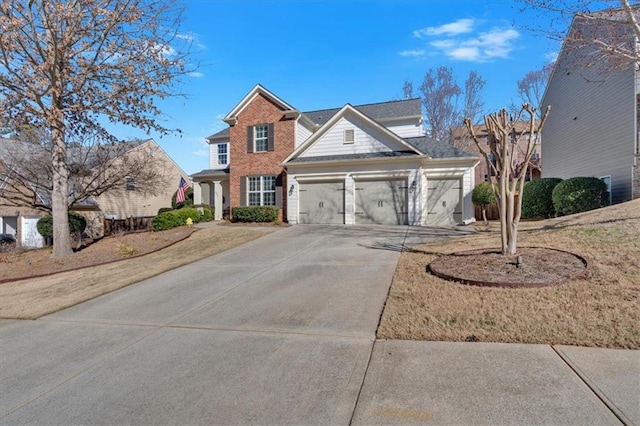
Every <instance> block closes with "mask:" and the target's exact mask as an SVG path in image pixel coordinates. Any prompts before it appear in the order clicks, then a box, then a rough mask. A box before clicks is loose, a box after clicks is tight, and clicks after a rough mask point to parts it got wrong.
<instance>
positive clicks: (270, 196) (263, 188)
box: [247, 176, 276, 206]
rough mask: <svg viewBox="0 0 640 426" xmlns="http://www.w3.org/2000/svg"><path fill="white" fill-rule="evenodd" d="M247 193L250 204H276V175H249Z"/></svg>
mask: <svg viewBox="0 0 640 426" xmlns="http://www.w3.org/2000/svg"><path fill="white" fill-rule="evenodd" d="M247 183H248V185H247V186H248V188H247V195H248V199H249V205H250V206H275V205H276V177H275V176H249V177H248V178H247Z"/></svg>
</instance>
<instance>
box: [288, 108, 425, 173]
mask: <svg viewBox="0 0 640 426" xmlns="http://www.w3.org/2000/svg"><path fill="white" fill-rule="evenodd" d="M347 114H354V115H355V116H356V117H358V118H360V119H361V120H363V121H365V122H367V123H369V124H371V125H372V126H373V127H375V128H376V129H377V130H379V131H380V132H382V133H383V134H384V135H386V136H387V137H389V139H391V140H393V141H395V142H397V143H398V144H399V145H401V146H404V147H406V150H402V151H398V152H407V153H409V155H423V154H422V152H420V150H419V149H418V148H417V147H416V146H414V145H411V144H409V143H407V142H406V141H405V140H404V139H402V138H401V137H400V136H398V135H396V134H395V133H393V132H392V131H390V130H389V129H387V128H386V127H384V126H382V125H381V124H380V123H378V122H377V121H375V120H373V119H372V118H370V117H368V116H367V115H365V114H364V113H362V112H361V111H360V110H358V109H356V108H355V107H353V106H352V105H350V104H346V105H345V106H344V107H342V109H340V110H339V111H338V112H337V113H335V114H333V116H332V117H331V118H330V119H329V120H327V121H326V122H325V123H324V124H323V125H322V126H321V127H320V128H319V129H318V130H317V131H316V132H315V133H314V134H313V135H311V136H310V137H309V138H308V139H307V140H306V141H305V142H304V143H303V144H301V145H300V146H298V148H296V149H294V150H293V152H292V153H291V154H290V155H289V156H287V158H285V159H284V160H283V161H282V164H285V163H287V162H289V161H291V160H293V159H295V158H297V157H299V156H300V155H301V154H302V153H304V152H305V151H307V150H308V149H309V148H310V147H311V146H312V145H313V144H315V143H316V142H317V141H318V140H319V139H320V138H321V137H322V136H323V135H324V134H325V133H327V131H329V129H331V128H332V127H333V126H334V125H335V124H336V123H337V122H338V120H340V119H341V118H343V117H345V116H346V115H347Z"/></svg>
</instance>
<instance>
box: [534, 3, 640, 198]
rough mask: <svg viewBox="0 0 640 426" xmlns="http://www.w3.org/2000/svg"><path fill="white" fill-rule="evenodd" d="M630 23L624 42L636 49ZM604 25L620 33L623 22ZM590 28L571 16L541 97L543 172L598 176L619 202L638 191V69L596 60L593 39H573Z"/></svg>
mask: <svg viewBox="0 0 640 426" xmlns="http://www.w3.org/2000/svg"><path fill="white" fill-rule="evenodd" d="M609 12H610V11H609ZM628 29H629V31H628V38H627V42H628V44H629V46H635V48H636V49H637V45H636V44H635V38H634V37H633V34H632V33H631V31H630V28H628ZM600 30H601V31H603V30H606V29H604V28H600ZM608 30H609V31H607V33H610V34H614V33H617V34H622V33H623V32H622V31H624V28H619V30H622V31H611V30H612V28H611V27H609V28H608ZM589 31H594V29H593V26H591V27H589V26H587V24H585V21H583V20H582V19H578V18H576V19H574V21H573V23H572V25H571V27H570V29H569V33H568V34H569V36H568V37H567V39H566V40H565V43H564V44H563V46H562V49H561V51H560V54H559V56H558V60H557V62H556V64H555V67H554V69H553V72H552V74H551V77H550V80H549V84H548V85H547V88H546V91H545V94H544V97H543V100H542V103H543V106H544V108H546V107H547V105H550V106H551V114H550V115H549V117H548V119H547V121H546V124H545V126H544V129H543V131H542V133H543V138H544V154H545V159H544V167H543V169H542V175H543V177H559V178H563V179H566V178H570V177H574V176H595V177H598V178H601V179H602V180H604V181H605V182H606V183H607V185H608V187H609V192H610V197H611V202H612V203H620V202H623V201H627V200H630V199H633V198H639V197H640V176H639V167H640V164H639V163H640V148H639V145H638V131H640V105H639V103H640V73H639V72H638V66H637V65H634V64H631V63H629V64H627V65H624V66H618V67H613V66H611V63H609V61H607V60H601V59H600V60H594V59H593V58H594V52H595V51H596V47H595V44H593V45H591V46H574V45H573V44H572V43H571V41H570V40H572V37H571V36H572V34H574V33H575V32H580V33H583V34H586V33H587V32H589ZM595 36H596V37H597V34H596V35H595ZM603 37H606V33H605V35H603Z"/></svg>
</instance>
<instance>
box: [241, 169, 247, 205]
mask: <svg viewBox="0 0 640 426" xmlns="http://www.w3.org/2000/svg"><path fill="white" fill-rule="evenodd" d="M240 205H241V206H246V205H247V177H246V176H240Z"/></svg>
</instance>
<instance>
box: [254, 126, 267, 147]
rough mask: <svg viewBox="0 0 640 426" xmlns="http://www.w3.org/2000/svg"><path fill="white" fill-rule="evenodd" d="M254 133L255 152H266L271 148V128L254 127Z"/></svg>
mask: <svg viewBox="0 0 640 426" xmlns="http://www.w3.org/2000/svg"><path fill="white" fill-rule="evenodd" d="M254 132H255V138H254V140H253V142H254V147H255V148H254V149H253V150H254V152H261V151H266V150H267V149H268V148H269V127H268V126H256V127H254Z"/></svg>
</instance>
